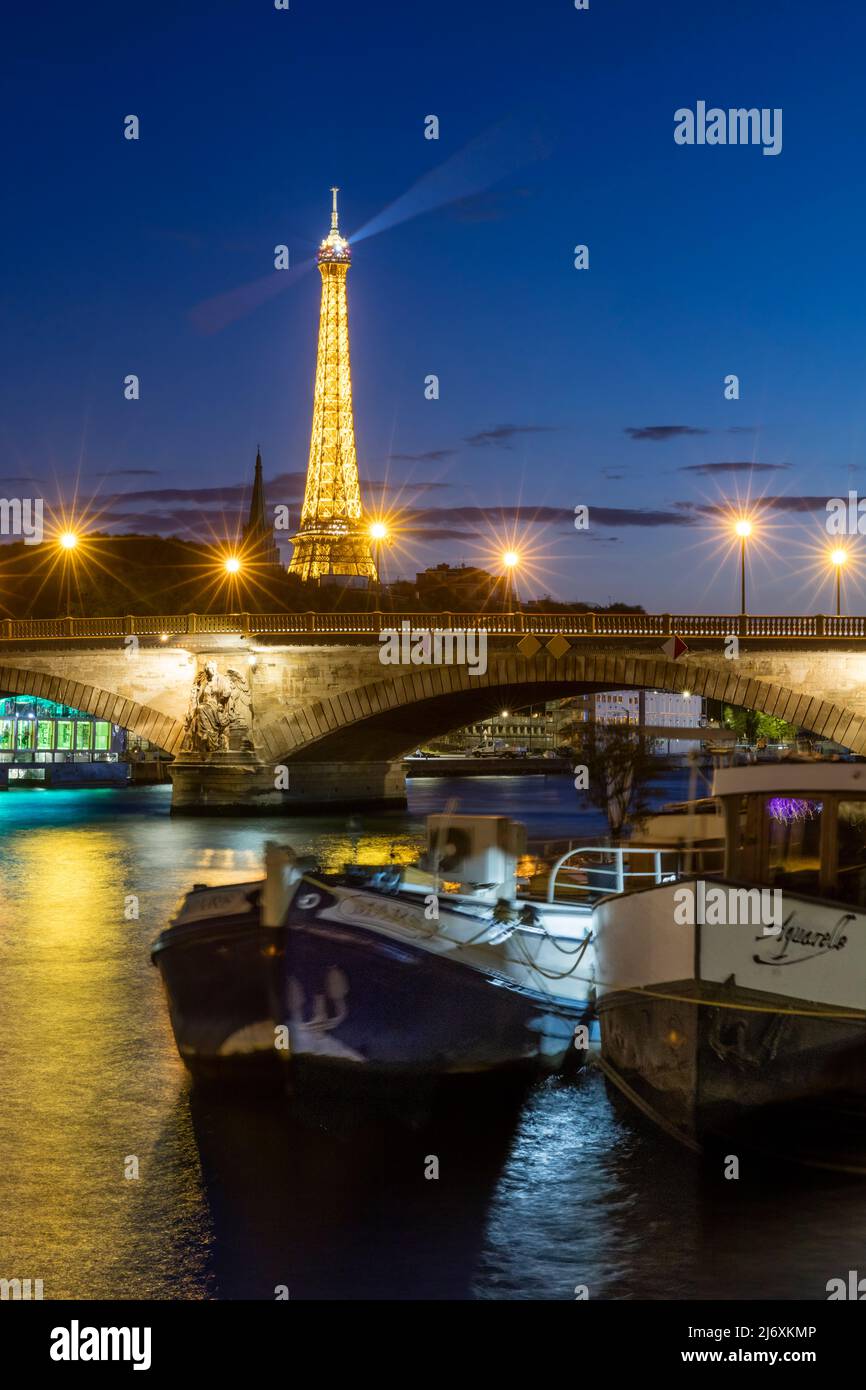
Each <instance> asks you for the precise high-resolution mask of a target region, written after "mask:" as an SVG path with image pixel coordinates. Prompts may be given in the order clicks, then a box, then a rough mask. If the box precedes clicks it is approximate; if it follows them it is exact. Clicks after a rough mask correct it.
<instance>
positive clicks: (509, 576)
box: [502, 550, 520, 613]
mask: <svg viewBox="0 0 866 1390" xmlns="http://www.w3.org/2000/svg"><path fill="white" fill-rule="evenodd" d="M502 563H503V565H504V566H505V611H506V612H507V613H513V612H514V572H515V570H516V569H517V566H518V565H519V564H520V556H519V555H518V553H517V551H516V550H506V551H505V552H504V554H503V556H502Z"/></svg>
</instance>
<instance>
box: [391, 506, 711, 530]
mask: <svg viewBox="0 0 866 1390" xmlns="http://www.w3.org/2000/svg"><path fill="white" fill-rule="evenodd" d="M506 521H517V522H520V523H522V524H524V525H526V524H535V525H539V526H544V525H551V524H552V525H568V526H570V527H573V526H574V509H573V508H569V507H427V508H425V509H424V510H423V511H419V512H416V514H415V516H414V517H413V518H412V519H411V521H409V523H408V529H409V530H413V529H414V527H415V525H416V524H417V525H421V526H430V525H433V526H446V525H450V526H457V527H464V528H466V530H467V531H470V530H471V529H472V528H476V529H477V527H478V526H479V524H481V525H484V524H487V523H489V524H492V525H494V526H496V525H497V524H501V523H503V522H506ZM589 521H590V526H592V525H596V526H637V527H654V526H691V525H692V524H693V518H692V517H691V516H689V515H688V509H687V508H686V507H685V505H681V507H680V509H677V510H674V511H662V510H652V509H650V508H640V507H593V506H590V508H589ZM452 534H453V532H452Z"/></svg>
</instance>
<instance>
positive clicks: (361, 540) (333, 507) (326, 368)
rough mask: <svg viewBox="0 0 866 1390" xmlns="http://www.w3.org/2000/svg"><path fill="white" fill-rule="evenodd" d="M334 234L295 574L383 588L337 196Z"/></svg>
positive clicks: (327, 250)
mask: <svg viewBox="0 0 866 1390" xmlns="http://www.w3.org/2000/svg"><path fill="white" fill-rule="evenodd" d="M338 191H339V190H338V189H336V188H334V189H332V190H331V192H332V193H333V195H334V207H333V212H332V213H331V231H330V234H329V235H328V236H327V237H326V238H325V240H324V241H323V242H322V244H321V246H320V247H319V253H318V257H317V259H318V263H319V273H320V274H321V277H322V308H321V314H320V316H319V355H318V359H317V362H316V387H315V394H314V397H313V432H312V437H311V439H310V460H309V463H308V464H307V486H306V491H305V493H304V506H303V510H302V512H301V524H300V526H299V528H298V532H297V535H295V536H293V537H292V545H293V546H294V550H293V552H292V559H291V562H290V564H289V573H290V574H297V575H299V576H300V577H301V579H321V578H322V577H324V576H325V575H344V576H359V575H360V576H362V577H364V578H366V579H368V580H369V581H370V582H371V583H375V582H376V578H377V576H376V566H375V564H374V561H373V555H372V551H371V548H370V540H369V536H368V533H367V526H366V524H365V522H364V518H363V512H362V509H361V488H360V484H359V482H358V458H357V455H356V453H355V422H354V417H353V412H352V373H351V368H350V365H349V318H348V310H347V307H346V275H347V274H348V271H349V266H350V264H351V261H352V252H351V251H350V249H349V243H348V242H347V241H346V240H345V238H344V237H342V236H340V228H339V223H338V220H337V193H338Z"/></svg>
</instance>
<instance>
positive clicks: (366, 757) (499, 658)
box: [261, 651, 866, 762]
mask: <svg viewBox="0 0 866 1390" xmlns="http://www.w3.org/2000/svg"><path fill="white" fill-rule="evenodd" d="M629 688H638V689H639V688H644V689H652V690H667V691H672V692H682V691H684V690H689V691H690V692H691V693H692V694H694V695H703V696H706V697H708V698H711V699H715V700H720V701H724V702H725V703H726V704H731V705H738V706H742V707H744V708H746V709H754V710H757V711H759V712H760V713H762V714H772V715H776V716H777V717H779V718H781V719H785V720H787V721H788V722H789V723H791V724H796V725H798V726H799V727H802V728H806V729H809V730H810V731H811V732H812V733H814V734H816V735H818V736H820V737H824V738H831V739H835V740H836V741H837V742H839V743H841V744H843V745H844V746H845V747H847V748H850V749H851V750H852V751H853V752H855V753H866V720H864V719H863V718H862V717H861V716H860V715H858V714H856V713H854V712H853V711H852V710H851V709H849V708H846V707H845V706H844V705H839V704H834V703H832V702H831V701H829V700H822V699H820V698H819V697H817V696H812V695H810V694H808V693H805V692H803V691H802V690H794V689H792V688H790V687H787V686H784V685H779V684H777V683H776V682H773V681H770V680H765V679H762V678H752V677H746V676H742V675H739V674H738V673H737V670H736V662H729V661H722V663H721V665H713V664H710V663H707V664H705V663H704V662H702V661H701V659H700V657H699V656H696V657H695V658H693V659H690V660H688V661H684V660H680V661H672V660H669V659H667V658H661V657H658V656H657V655H652V656H628V655H626V656H618V655H615V654H613V653H603V652H592V653H580V652H575V651H572V652H569V653H568V654H567V656H565V657H563V658H561V659H560V660H556V659H554V658H553V657H552V656H548V655H544V656H539V657H535V658H533V659H526V658H521V657H515V656H508V655H498V654H491V657H490V663H489V666H488V670H487V671H486V672H485V674H484V675H483V676H472V675H470V674H469V671H468V669H467V668H466V667H465V666H426V667H413V668H411V669H410V668H402V669H401V671H400V673H399V674H396V673H395V674H394V675H392V676H388V677H386V678H384V679H382V680H377V681H369V682H367V683H365V684H362V685H359V686H357V687H356V688H354V689H351V690H348V691H344V692H341V693H340V694H337V695H332V696H330V697H329V698H327V699H324V700H320V701H317V702H315V703H313V704H310V705H309V706H307V707H306V708H304V709H300V710H298V711H294V712H292V713H291V714H287V715H284V716H282V717H281V718H280V719H278V720H275V721H273V722H272V723H270V724H269V725H267V726H266V727H265V728H264V729H263V730H262V731H261V737H262V741H263V743H264V747H265V750H266V752H267V754H268V756H269V757H271V758H273V759H274V761H275V762H280V761H289V762H291V761H292V760H295V761H303V762H328V761H334V762H337V761H344V760H345V761H349V762H380V761H383V760H388V759H391V760H394V759H397V758H399V757H401V756H403V755H404V754H405V753H407V752H408V751H410V750H411V749H412V748H414V747H416V746H417V744H418V743H419V742H423V741H424V740H425V739H428V738H431V737H435V736H437V735H438V734H441V733H446V732H448V731H449V730H451V729H454V728H457V727H459V726H460V725H462V724H468V723H472V722H474V720H476V719H478V718H486V717H488V716H489V715H490V714H491V713H493V712H494V711H495V710H496V709H497V708H498V707H499V705H500V704H501V703H502V702H503V701H504V700H505V699H507V700H508V702H509V703H510V704H511V705H519V704H520V703H523V704H529V703H531V702H535V701H539V702H540V701H542V700H552V699H561V698H562V697H564V696H568V695H576V694H581V693H584V692H586V691H590V690H593V689H629ZM521 697H523V698H521Z"/></svg>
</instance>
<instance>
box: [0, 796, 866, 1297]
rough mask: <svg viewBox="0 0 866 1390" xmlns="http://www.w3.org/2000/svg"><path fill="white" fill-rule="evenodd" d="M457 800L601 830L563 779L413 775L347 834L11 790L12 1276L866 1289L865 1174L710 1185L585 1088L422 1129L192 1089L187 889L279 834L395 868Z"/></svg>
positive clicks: (129, 1284)
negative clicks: (173, 1006) (177, 1035)
mask: <svg viewBox="0 0 866 1390" xmlns="http://www.w3.org/2000/svg"><path fill="white" fill-rule="evenodd" d="M683 791H684V788H683V786H682V784H681V783H676V781H675V780H672V781H669V782H668V783H667V784H666V785H665V786H663V787H661V788H660V789H659V796H660V797H661V798H662V799H667V798H669V797H671V796H672V795H681V794H683ZM449 798H455V799H457V801H458V802H459V808H460V809H461V810H467V811H470V810H477V811H493V810H495V811H498V812H501V813H508V814H511V815H514V816H516V817H519V818H520V819H523V820H525V821H527V823H528V824H529V827H530V832H531V833H532V834H534V835H539V836H548V835H549V836H550V837H553V836H555V835H578V834H582V833H587V834H588V833H590V831H595V830H598V829H599V828H600V827H599V825H598V821H597V818H596V817H595V816H594V814H593V813H591V812H586V811H584V812H582V813H578V812H577V810H576V808H575V793H574V791H573V789H572V787H571V782H570V779H569V778H564V777H547V778H534V777H533V778H530V777H525V778H521V777H513V778H492V777H491V778H478V779H470V780H459V781H453V782H448V781H444V780H439V779H432V780H429V781H428V780H415V781H414V783H410V812H409V814H407V815H406V816H403V817H399V818H388V819H384V818H383V819H380V820H374V819H370V820H367V821H365V822H364V823H363V825H362V827H361V828H360V830H350V829H349V828H348V827H347V823H346V820H345V818H342V819H340V820H331V821H326V820H306V821H305V820H291V819H285V818H282V819H280V820H272V821H264V820H255V821H248V822H242V821H236V820H195V819H192V820H174V821H172V820H171V819H170V817H169V800H168V793H167V791H166V789H164V788H146V789H141V790H128V791H97V790H92V791H81V792H75V791H65V792H60V791H58V792H51V791H14V792H9V793H7V794H4V795H2V796H0V1277H5V1278H14V1277H18V1278H22V1279H24V1278H31V1279H42V1280H43V1282H44V1293H45V1297H46V1298H83V1299H86V1298H187V1299H202V1298H273V1297H274V1290H275V1289H276V1288H277V1287H278V1286H285V1287H286V1288H288V1290H289V1294H290V1297H292V1298H333V1299H353V1298H458V1299H464V1298H484V1299H491V1298H493V1299H534V1298H541V1299H555V1300H565V1299H572V1298H574V1297H575V1290H576V1289H577V1288H578V1286H586V1288H587V1290H588V1293H589V1296H590V1298H616V1299H623V1298H652V1299H679V1298H691V1297H697V1298H711V1297H721V1298H727V1299H730V1298H738V1297H743V1298H758V1299H768V1298H807V1299H820V1298H825V1297H826V1291H825V1286H826V1283H827V1280H828V1279H830V1278H834V1277H837V1276H842V1277H845V1276H846V1275H847V1271H848V1270H849V1269H859V1270H860V1272H861V1274H862V1273H866V1262H864V1261H866V1257H864V1249H866V1182H859V1181H856V1180H852V1179H845V1178H837V1177H832V1176H826V1175H822V1174H818V1173H814V1172H810V1173H803V1174H800V1173H794V1174H793V1175H792V1174H791V1173H790V1172H787V1171H784V1170H782V1171H773V1170H767V1169H765V1170H762V1171H755V1170H753V1169H752V1168H751V1167H750V1165H749V1164H746V1165H745V1171H744V1172H743V1173H742V1176H741V1178H740V1180H739V1181H725V1180H724V1178H723V1177H722V1175H721V1174H720V1173H715V1172H711V1171H708V1170H707V1169H706V1168H705V1167H702V1166H701V1165H700V1163H699V1162H698V1161H697V1160H695V1159H694V1158H693V1157H691V1156H690V1155H689V1154H688V1153H686V1152H685V1151H684V1150H682V1149H680V1148H679V1147H677V1146H675V1145H673V1144H672V1143H671V1142H669V1141H668V1140H666V1139H664V1138H663V1137H661V1136H659V1135H657V1134H656V1133H655V1132H654V1131H653V1130H651V1129H650V1128H648V1127H647V1125H646V1123H645V1122H644V1121H642V1120H640V1119H639V1118H637V1117H636V1116H635V1115H634V1114H633V1113H631V1112H630V1111H626V1110H624V1109H623V1108H622V1105H621V1103H620V1102H618V1101H617V1100H614V1099H612V1098H611V1097H610V1096H609V1095H608V1093H607V1090H606V1088H605V1085H604V1082H603V1080H602V1079H601V1078H600V1076H599V1075H598V1073H593V1072H590V1073H588V1074H587V1075H585V1076H583V1077H581V1078H579V1079H578V1080H577V1081H576V1082H572V1083H568V1084H564V1083H559V1082H553V1081H548V1082H545V1083H543V1084H540V1085H538V1086H537V1087H536V1088H535V1089H533V1090H532V1091H531V1092H530V1093H529V1095H528V1096H527V1097H525V1098H524V1099H523V1101H522V1103H520V1104H516V1105H513V1106H511V1107H505V1108H503V1107H502V1106H501V1105H499V1104H497V1105H493V1104H492V1103H491V1104H488V1105H487V1106H483V1105H482V1106H481V1107H477V1106H474V1107H473V1108H472V1111H471V1113H467V1114H462V1115H461V1114H456V1115H452V1116H451V1117H450V1118H449V1119H447V1120H446V1119H444V1118H443V1119H441V1120H440V1121H438V1122H437V1128H436V1130H435V1132H432V1133H425V1132H421V1133H414V1132H411V1131H407V1132H392V1131H386V1130H384V1129H382V1128H381V1126H380V1125H379V1123H378V1122H375V1121H372V1120H368V1119H365V1118H364V1117H362V1116H359V1115H355V1116H352V1117H347V1122H346V1124H345V1125H341V1124H339V1123H337V1124H334V1123H331V1122H328V1123H325V1122H324V1121H321V1122H318V1123H313V1122H311V1121H310V1120H309V1118H308V1119H306V1120H305V1121H304V1123H300V1122H299V1121H298V1120H296V1119H292V1118H291V1117H290V1116H289V1115H288V1114H287V1113H286V1112H285V1111H283V1110H281V1109H280V1108H279V1107H275V1106H263V1105H262V1104H261V1102H256V1101H253V1100H247V1101H242V1100H238V1099H234V1100H232V1101H225V1102H222V1103H218V1102H216V1101H214V1100H213V1099H205V1098H203V1097H201V1096H199V1095H198V1094H196V1093H195V1092H194V1091H192V1090H191V1087H190V1085H189V1082H188V1079H187V1077H186V1074H185V1072H184V1069H183V1067H182V1066H181V1064H180V1062H179V1060H178V1057H177V1054H176V1052H175V1048H174V1042H173V1039H172V1035H171V1031H170V1027H169V1023H168V1018H167V1014H166V1009H165V1004H164V1000H163V997H162V993H161V986H160V982H159V977H158V975H157V972H156V970H155V969H153V967H152V966H151V964H150V960H149V946H150V943H151V941H152V940H153V938H154V937H155V936H156V934H157V932H158V931H159V930H160V928H161V927H162V926H163V925H164V923H165V922H166V920H167V919H168V917H169V915H170V913H171V910H172V908H173V907H174V905H175V903H176V901H177V899H178V898H179V896H180V895H181V893H182V892H183V891H185V890H186V889H187V888H188V887H190V885H191V884H192V883H194V882H198V881H210V882H230V881H233V880H240V879H243V878H245V877H255V876H256V874H257V872H258V866H259V859H260V851H261V847H262V843H263V841H264V840H265V839H267V838H274V837H279V838H282V839H286V840H289V841H290V842H291V843H292V844H294V845H295V846H296V848H298V849H299V850H301V851H303V852H315V853H317V854H318V856H319V857H320V859H321V861H322V862H324V863H325V864H327V865H328V866H335V867H336V866H338V865H340V864H342V863H344V862H346V861H348V860H351V859H358V860H362V861H369V862H376V861H381V860H382V858H384V857H386V856H387V853H388V851H389V849H390V847H391V846H392V845H396V847H397V849H398V852H399V853H401V854H402V853H403V852H406V853H408V852H409V851H410V850H412V849H414V848H416V847H419V846H420V844H421V842H422V838H423V817H424V816H425V815H426V814H427V813H428V812H429V811H432V810H437V809H441V808H442V806H443V804H444V802H445V801H446V800H447V799H449ZM133 896H134V897H135V898H137V900H138V906H139V916H138V919H137V920H135V919H132V920H129V919H127V917H126V916H125V908H126V909H127V911H128V909H129V903H130V900H131V898H132V897H133ZM431 1155H435V1156H436V1157H437V1158H438V1160H439V1178H438V1180H426V1179H425V1177H424V1169H425V1163H426V1161H427V1159H428V1158H429V1157H430V1156H431ZM133 1160H137V1165H136V1163H134V1162H133ZM136 1167H137V1171H138V1177H132V1178H130V1177H127V1176H126V1173H128V1172H132V1171H135V1169H136Z"/></svg>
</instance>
